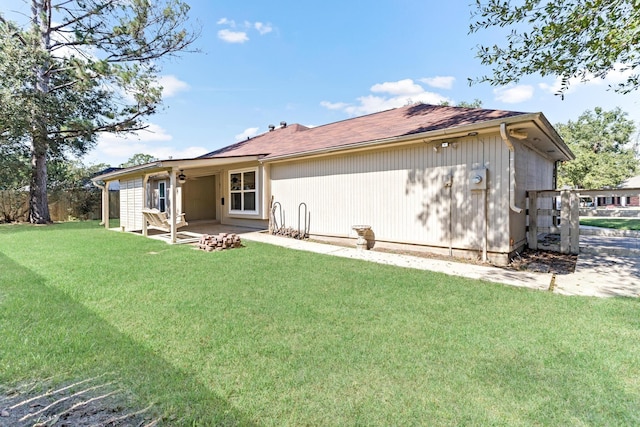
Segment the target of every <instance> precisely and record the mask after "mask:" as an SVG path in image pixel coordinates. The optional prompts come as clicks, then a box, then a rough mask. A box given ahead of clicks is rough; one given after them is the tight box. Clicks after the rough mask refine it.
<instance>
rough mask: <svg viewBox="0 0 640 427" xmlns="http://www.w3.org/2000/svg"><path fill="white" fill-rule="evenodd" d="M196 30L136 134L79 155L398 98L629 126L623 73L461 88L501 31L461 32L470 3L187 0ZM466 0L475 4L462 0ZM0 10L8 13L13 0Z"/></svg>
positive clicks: (192, 138)
mask: <svg viewBox="0 0 640 427" xmlns="http://www.w3.org/2000/svg"><path fill="white" fill-rule="evenodd" d="M186 2H187V3H188V4H189V5H190V6H191V11H190V21H191V22H190V23H189V25H193V26H195V27H197V28H199V31H200V37H199V38H198V39H197V41H196V42H195V43H194V45H193V48H195V49H197V50H198V51H199V52H196V53H184V54H182V55H181V56H180V57H178V58H172V59H170V60H168V61H164V62H161V63H160V65H161V66H162V68H161V74H160V84H161V85H162V86H163V88H164V91H163V93H164V102H163V106H162V108H160V109H159V110H158V113H157V114H155V115H153V116H151V117H149V118H148V120H147V122H148V123H147V124H148V128H147V130H144V131H140V132H138V133H137V134H135V135H129V136H127V137H117V136H114V135H103V136H101V137H100V138H99V140H98V143H97V145H96V147H95V148H94V149H93V150H91V151H90V152H89V153H88V155H87V156H86V157H85V158H84V159H83V162H84V163H85V164H87V165H90V164H96V163H106V164H109V165H111V166H118V165H120V164H121V163H123V162H125V161H127V159H129V158H130V157H131V156H133V155H134V154H136V153H144V154H150V155H153V156H155V157H157V158H160V159H168V158H174V159H178V158H191V157H196V156H199V155H202V154H205V153H207V152H209V151H213V150H215V149H217V148H221V147H224V146H227V145H230V144H233V143H235V142H237V141H240V140H245V139H246V138H247V137H253V136H256V135H259V134H261V133H264V132H267V131H268V126H269V125H270V124H273V125H276V126H278V125H279V124H280V122H282V121H284V122H287V123H288V124H293V123H299V124H302V125H305V126H318V125H322V124H326V123H331V122H335V121H340V120H345V119H349V118H352V117H357V116H361V115H365V114H370V113H374V112H377V111H383V110H387V109H390V108H395V107H401V106H403V105H406V104H407V103H409V102H425V103H431V104H439V103H441V102H443V101H446V102H450V103H451V104H452V105H455V104H456V103H459V102H461V101H466V102H471V101H473V100H475V99H480V100H481V101H482V106H483V108H490V109H502V110H512V111H522V112H540V111H541V112H543V113H544V115H545V116H546V117H547V119H548V120H549V121H550V122H551V123H552V124H556V123H566V122H567V121H568V120H576V119H577V118H578V116H579V115H580V114H581V113H582V112H584V111H585V110H592V109H593V108H594V107H597V106H599V107H602V108H604V109H607V110H609V109H613V108H615V107H620V108H622V110H623V111H626V112H628V113H629V117H630V118H631V119H632V120H634V121H635V122H636V123H638V124H640V109H639V108H638V107H639V105H638V94H634V93H631V94H628V95H621V94H616V93H615V92H613V91H610V90H607V88H608V85H609V84H616V83H618V82H620V81H621V79H622V78H623V77H624V76H623V75H621V73H611V75H609V76H608V77H607V79H605V80H603V79H596V80H593V81H591V82H589V83H586V84H585V83H579V82H575V83H574V84H572V85H571V87H570V90H569V91H568V92H567V93H566V95H565V97H564V100H562V99H561V98H560V97H559V96H557V95H555V93H556V92H557V88H558V87H559V82H558V80H557V79H555V78H553V77H547V78H541V77H539V76H529V77H525V78H523V79H522V81H521V82H519V83H518V84H514V85H510V86H507V87H494V86H491V85H489V84H487V83H482V84H474V85H471V86H470V85H469V84H468V79H469V78H471V79H474V78H477V77H479V76H482V75H484V74H487V73H490V71H491V70H490V69H489V68H487V67H484V66H482V65H481V64H480V60H479V59H478V58H476V49H477V46H478V45H480V44H483V45H491V44H495V43H498V44H500V43H503V42H504V36H505V31H508V29H507V30H503V31H499V30H490V31H486V32H481V33H474V34H469V24H470V23H471V19H472V18H471V11H472V8H473V7H474V6H473V5H472V4H471V1H470V0H451V1H424V0H377V1H376V2H371V1H360V0H350V1H345V0H340V1H336V0H323V1H321V2H304V1H279V0H270V1H264V0H242V1H240V0H215V1H214V0H186ZM473 3H475V2H473ZM0 11H1V12H2V13H3V14H4V16H5V17H6V18H8V19H13V20H19V19H18V18H19V16H20V15H19V12H22V13H27V12H28V7H27V6H26V5H25V4H24V3H23V1H22V0H3V3H2V5H1V6H0Z"/></svg>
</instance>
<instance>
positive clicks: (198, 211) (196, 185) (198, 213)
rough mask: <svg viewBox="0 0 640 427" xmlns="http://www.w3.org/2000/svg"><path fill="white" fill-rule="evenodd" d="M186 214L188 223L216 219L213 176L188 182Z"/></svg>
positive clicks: (185, 187) (185, 185)
mask: <svg viewBox="0 0 640 427" xmlns="http://www.w3.org/2000/svg"><path fill="white" fill-rule="evenodd" d="M183 188H184V195H183V197H184V199H183V200H184V213H185V218H186V219H187V221H195V220H213V219H216V200H217V195H216V187H215V178H214V176H213V175H210V176H203V177H200V178H197V179H192V180H189V181H187V182H186V183H185V184H184V185H183Z"/></svg>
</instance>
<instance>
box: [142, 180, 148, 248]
mask: <svg viewBox="0 0 640 427" xmlns="http://www.w3.org/2000/svg"><path fill="white" fill-rule="evenodd" d="M147 185H149V175H147V174H145V175H144V178H142V208H143V209H147V208H148V207H149V190H148V189H147ZM142 235H143V236H145V237H147V236H148V235H149V232H148V231H147V219H146V218H145V217H144V215H142Z"/></svg>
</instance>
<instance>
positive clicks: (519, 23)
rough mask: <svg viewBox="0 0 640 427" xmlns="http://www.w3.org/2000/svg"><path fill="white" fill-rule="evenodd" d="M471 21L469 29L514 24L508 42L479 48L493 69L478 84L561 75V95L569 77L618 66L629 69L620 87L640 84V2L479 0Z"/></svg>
mask: <svg viewBox="0 0 640 427" xmlns="http://www.w3.org/2000/svg"><path fill="white" fill-rule="evenodd" d="M472 20H473V21H475V22H473V23H472V24H471V25H470V32H471V33H476V32H478V31H480V30H486V29H489V28H496V27H497V28H504V27H509V28H510V32H509V33H508V35H507V36H506V39H505V43H504V44H501V45H498V44H495V45H493V46H483V45H480V46H478V50H477V55H478V57H479V58H480V60H481V62H482V64H484V65H488V66H491V67H492V68H493V70H492V75H489V76H483V77H480V78H479V79H477V81H479V82H489V83H491V84H493V85H506V84H508V83H512V82H517V81H519V80H520V78H521V77H523V76H525V75H530V74H540V75H542V76H559V77H560V78H561V79H562V86H561V89H560V94H563V93H564V92H565V91H566V90H567V88H568V87H569V83H570V79H580V80H582V81H586V80H589V79H592V78H604V77H605V76H606V75H607V73H609V72H611V71H614V70H617V71H631V73H630V75H629V77H628V79H627V80H626V82H623V83H620V84H619V85H618V86H616V87H615V90H616V91H618V92H621V93H628V92H630V91H633V90H636V89H638V87H639V85H640V80H639V78H640V76H639V74H638V73H639V71H640V70H639V67H640V50H639V49H638V47H639V46H640V31H639V29H640V1H638V0H544V1H543V0H522V1H518V2H514V1H511V0H488V1H485V0H476V5H475V10H474V11H473V12H472ZM470 82H473V80H470Z"/></svg>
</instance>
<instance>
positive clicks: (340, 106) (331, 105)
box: [320, 101, 349, 110]
mask: <svg viewBox="0 0 640 427" xmlns="http://www.w3.org/2000/svg"><path fill="white" fill-rule="evenodd" d="M320 105H321V106H323V107H324V108H326V109H327V110H344V109H345V108H347V107H348V106H349V104H347V103H346V102H329V101H322V102H320Z"/></svg>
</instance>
